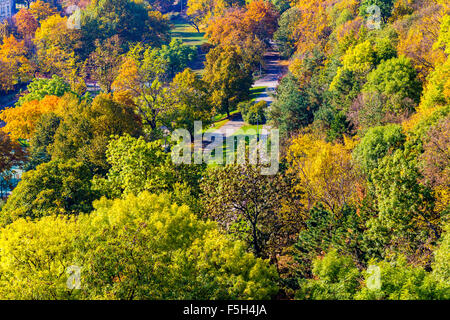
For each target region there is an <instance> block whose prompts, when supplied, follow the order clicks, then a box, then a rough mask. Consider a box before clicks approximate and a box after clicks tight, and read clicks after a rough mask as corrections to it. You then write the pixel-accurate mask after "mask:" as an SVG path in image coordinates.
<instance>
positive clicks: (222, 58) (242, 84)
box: [203, 46, 253, 116]
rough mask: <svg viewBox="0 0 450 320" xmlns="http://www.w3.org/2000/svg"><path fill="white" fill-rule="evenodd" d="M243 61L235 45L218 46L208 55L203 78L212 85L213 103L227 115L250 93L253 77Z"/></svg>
mask: <svg viewBox="0 0 450 320" xmlns="http://www.w3.org/2000/svg"><path fill="white" fill-rule="evenodd" d="M243 63H244V61H243V58H242V56H241V55H240V54H239V51H238V49H237V48H236V47H234V46H225V47H217V48H214V49H212V50H211V51H210V52H209V53H208V54H207V55H206V64H205V73H204V75H203V80H204V81H205V82H206V83H208V84H209V86H210V91H211V102H212V104H213V105H214V106H215V107H216V109H217V111H219V112H226V113H227V116H230V111H232V110H233V108H235V107H236V106H237V104H238V103H239V102H241V101H244V100H247V99H248V97H249V94H250V87H251V86H252V84H253V78H252V75H251V72H250V71H249V70H247V69H246V68H245V67H244V66H243Z"/></svg>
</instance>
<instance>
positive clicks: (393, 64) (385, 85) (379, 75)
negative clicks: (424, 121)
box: [363, 57, 422, 114]
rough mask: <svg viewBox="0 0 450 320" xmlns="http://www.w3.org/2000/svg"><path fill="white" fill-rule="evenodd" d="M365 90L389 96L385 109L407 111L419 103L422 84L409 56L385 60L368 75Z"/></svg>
mask: <svg viewBox="0 0 450 320" xmlns="http://www.w3.org/2000/svg"><path fill="white" fill-rule="evenodd" d="M363 91H365V92H378V93H381V94H383V95H385V96H386V97H387V98H388V101H387V105H386V106H385V111H391V112H394V113H397V114H399V113H402V112H405V111H406V112H407V111H410V110H412V109H414V107H415V105H416V104H418V103H419V100H420V95H421V92H422V86H421V83H420V81H419V80H418V79H417V72H416V70H415V69H414V67H413V66H412V64H411V61H410V60H409V59H408V58H405V57H400V58H393V59H389V60H387V61H383V62H381V63H380V65H379V66H378V67H377V68H376V69H375V70H374V71H372V72H371V73H370V74H369V75H368V76H367V83H366V85H365V86H364V88H363Z"/></svg>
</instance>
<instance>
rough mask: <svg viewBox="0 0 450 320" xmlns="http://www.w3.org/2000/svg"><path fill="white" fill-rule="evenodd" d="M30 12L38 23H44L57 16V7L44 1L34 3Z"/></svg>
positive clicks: (38, 0) (39, 0)
mask: <svg viewBox="0 0 450 320" xmlns="http://www.w3.org/2000/svg"><path fill="white" fill-rule="evenodd" d="M28 10H29V11H30V13H31V14H32V15H33V16H34V18H35V19H36V20H37V21H38V22H42V21H44V20H45V19H47V18H48V17H50V16H53V15H55V14H57V11H56V8H55V7H53V6H52V5H51V4H50V3H48V2H44V1H42V0H37V1H34V2H33V3H32V4H31V5H30V8H29V9H28Z"/></svg>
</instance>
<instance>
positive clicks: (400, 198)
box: [368, 148, 441, 266]
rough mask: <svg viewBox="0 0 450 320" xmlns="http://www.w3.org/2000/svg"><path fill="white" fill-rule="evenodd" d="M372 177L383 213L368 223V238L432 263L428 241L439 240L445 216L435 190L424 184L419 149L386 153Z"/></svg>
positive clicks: (379, 206)
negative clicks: (442, 220) (437, 202)
mask: <svg viewBox="0 0 450 320" xmlns="http://www.w3.org/2000/svg"><path fill="white" fill-rule="evenodd" d="M371 177H372V181H373V182H372V185H373V188H374V194H375V197H376V201H377V207H378V211H379V213H378V216H377V217H376V218H374V219H371V220H370V222H368V225H370V228H369V232H368V237H369V238H371V239H373V240H375V241H377V242H378V243H379V244H380V245H383V246H385V248H389V249H390V251H393V252H394V253H401V254H404V255H406V256H407V258H408V259H409V260H410V261H415V262H416V263H417V264H421V265H423V266H426V265H429V264H430V259H431V248H430V247H429V246H427V245H426V244H427V243H435V242H436V241H437V240H438V239H439V237H440V234H441V230H440V227H439V225H440V221H441V216H440V213H439V212H437V210H436V208H435V198H434V195H433V193H432V191H431V189H430V188H429V187H427V186H424V185H422V184H420V178H421V176H420V172H419V169H418V164H417V155H416V154H415V151H414V150H410V148H405V150H401V149H398V150H396V151H395V152H393V153H392V154H391V155H386V156H385V157H384V158H383V159H381V160H380V161H379V165H378V168H377V169H374V170H373V171H372V173H371ZM418 248H421V249H420V250H418ZM385 250H387V249H385Z"/></svg>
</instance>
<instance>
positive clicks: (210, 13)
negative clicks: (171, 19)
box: [186, 0, 231, 26]
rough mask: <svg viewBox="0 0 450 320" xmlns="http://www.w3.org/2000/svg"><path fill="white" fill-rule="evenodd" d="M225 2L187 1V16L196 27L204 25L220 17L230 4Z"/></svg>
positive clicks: (213, 0) (221, 0)
mask: <svg viewBox="0 0 450 320" xmlns="http://www.w3.org/2000/svg"><path fill="white" fill-rule="evenodd" d="M228 2H231V1H227V0H188V2H187V5H188V9H187V11H186V13H187V15H188V16H189V18H190V19H191V21H192V22H193V23H194V24H195V25H196V26H200V25H206V24H208V22H209V20H210V19H211V18H213V17H217V16H220V15H222V14H223V13H224V12H225V10H226V9H227V8H229V7H230V4H229V3H228Z"/></svg>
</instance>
